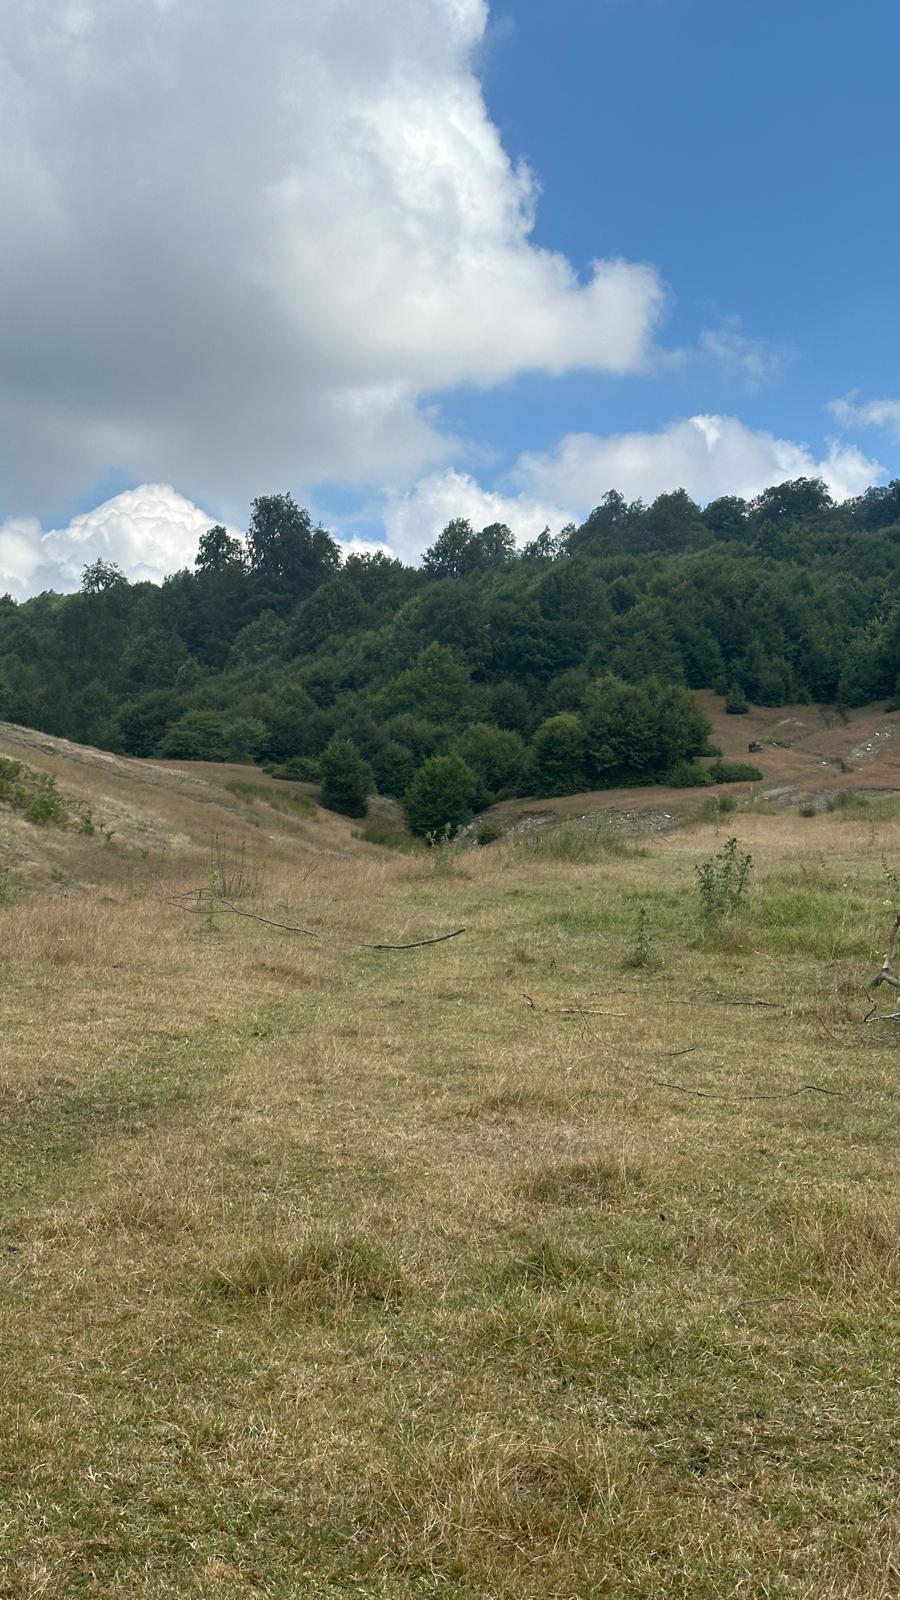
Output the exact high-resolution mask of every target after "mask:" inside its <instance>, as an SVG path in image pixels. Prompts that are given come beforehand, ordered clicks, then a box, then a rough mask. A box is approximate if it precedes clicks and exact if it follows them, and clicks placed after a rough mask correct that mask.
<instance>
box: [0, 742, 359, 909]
mask: <svg viewBox="0 0 900 1600" xmlns="http://www.w3.org/2000/svg"><path fill="white" fill-rule="evenodd" d="M0 757H5V758H6V759H8V760H12V761H21V762H24V763H26V764H27V766H28V767H29V768H31V769H32V770H34V771H37V772H41V773H46V774H47V775H49V776H50V777H52V778H53V779H54V781H55V784H56V786H57V789H58V791H59V793H60V794H61V795H62V797H63V799H64V802H65V803H66V805H67V806H69V807H70V808H71V810H72V820H71V821H70V823H69V825H68V826H66V827H58V826H44V827H37V826H35V825H34V824H33V823H31V822H29V821H27V820H26V819H25V818H24V817H23V816H22V815H21V813H19V812H17V811H16V810H14V809H13V808H12V807H11V806H10V805H9V804H8V803H4V802H3V800H2V799H0V866H4V867H6V868H7V870H8V871H9V873H10V880H11V883H12V885H13V886H14V887H16V888H19V889H24V890H27V891H29V892H42V891H47V890H52V891H53V892H57V893H58V892H63V893H66V892H69V893H71V892H80V893H84V892H85V891H87V890H89V889H91V888H92V887H96V886H104V885H106V886H111V885H121V884H129V885H132V886H133V885H134V884H136V883H144V884H147V883H150V882H153V881H157V880H160V879H163V880H167V879H178V880H181V879H182V878H183V877H184V876H185V875H188V876H189V875H190V874H192V873H193V874H194V875H195V876H197V877H199V880H200V881H204V880H205V877H206V876H207V875H208V873H209V870H210V863H211V861H212V860H213V859H214V858H215V857H216V856H217V855H219V854H224V855H225V856H228V857H230V858H233V859H236V858H237V857H238V856H239V855H240V856H244V857H245V858H246V862H247V866H248V870H249V871H256V870H257V869H258V864H259V863H260V862H261V861H262V860H263V858H265V859H266V860H267V861H268V862H270V863H272V864H275V865H278V864H284V865H288V864H290V865H293V866H295V867H297V866H300V865H302V864H304V863H306V864H308V863H309V861H310V860H313V859H315V858H316V857H318V856H320V855H328V854H334V853H337V854H341V855H347V854H348V853H349V852H352V851H353V850H360V849H363V848H365V847H364V846H360V845H359V844H358V843H357V841H356V840H355V839H354V838H353V830H352V829H351V826H350V824H349V822H348V821H347V819H346V818H342V817H338V816H336V815H335V814H334V813H332V812H325V811H322V810H321V809H320V808H319V807H318V806H316V805H315V804H314V802H313V801H312V800H311V799H310V798H309V793H308V792H307V791H308V790H309V786H308V785H305V786H301V785H298V784H293V783H283V782H277V781H276V780H275V779H273V778H269V777H267V776H266V774H265V773H264V772H261V771H260V770H259V769H258V768H255V767H247V766H242V765H237V764H231V765H229V764H218V765H217V764H214V763H204V762H181V763H178V762H175V763H172V764H171V765H168V764H163V763H157V762H153V761H139V760H134V759H131V758H128V757H125V756H117V755H112V754H110V753H109V752H107V751H104V750H95V749H92V748H91V747H90V746H87V745H78V744H73V743H71V742H70V741H68V740H66V739H59V738H54V737H53V736H52V735H49V734H44V733H37V732H35V731H34V730H32V729H28V728H19V727H15V726H13V725H12V724H10V723H2V724H0ZM82 815H88V816H89V817H90V819H91V822H92V825H93V829H94V831H93V833H91V834H85V833H84V832H83V831H82V830H81V827H80V826H79V818H80V817H81V816H82Z"/></svg>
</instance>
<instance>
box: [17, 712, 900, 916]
mask: <svg viewBox="0 0 900 1600" xmlns="http://www.w3.org/2000/svg"><path fill="white" fill-rule="evenodd" d="M698 699H699V701H700V703H701V704H702V706H703V708H704V710H705V712H706V714H707V715H708V716H709V719H710V722H711V725H712V730H713V732H712V737H713V740H714V742H715V744H716V745H717V746H718V747H719V748H720V749H721V750H722V751H723V753H724V755H725V757H726V758H727V759H729V760H732V759H733V760H741V759H747V747H748V744H749V743H750V742H756V743H759V744H761V745H762V749H761V750H760V751H759V752H755V753H754V754H753V756H752V760H753V762H754V764H755V765H757V766H758V767H759V769H760V771H761V772H762V773H763V779H762V781H761V782H759V783H754V784H746V783H745V784H727V785H715V786H713V787H712V788H709V789H703V790H701V791H698V790H696V789H672V788H670V787H667V786H665V785H653V786H650V787H647V786H641V787H637V788H635V787H631V788H615V789H602V790H593V791H591V790H588V791H583V792H580V793H578V794H572V795H564V796H558V797H552V798H543V799H535V798H533V797H532V798H529V797H527V796H525V797H521V798H517V799H515V800H508V801H505V802H502V803H501V804H499V805H496V806H493V807H491V808H490V809H489V810H488V811H487V812H486V813H485V814H484V818H485V819H488V818H492V819H496V820H497V821H498V822H499V823H500V825H501V826H502V827H504V828H505V829H508V828H512V829H514V830H515V829H518V828H521V827H522V826H525V827H526V828H528V827H531V826H534V825H535V824H538V825H542V824H544V823H547V822H552V821H554V820H565V819H567V818H580V817H584V816H591V815H593V814H595V813H612V814H614V815H616V816H618V817H621V818H625V819H628V818H632V819H633V825H634V826H635V827H636V828H637V829H638V830H639V831H643V830H644V829H645V828H649V829H651V830H653V831H665V830H666V828H667V827H668V826H669V825H670V823H672V822H675V821H677V820H679V819H681V818H684V817H685V816H689V815H691V814H692V813H693V812H695V811H696V810H697V807H698V805H700V803H701V802H702V800H703V798H704V797H705V796H708V795H710V794H717V793H722V794H725V793H727V794H730V795H734V796H735V797H736V798H738V799H739V800H743V801H747V800H748V799H750V798H755V799H756V800H764V801H771V802H774V803H776V804H777V805H779V806H799V805H801V804H804V803H812V804H815V805H817V806H819V807H821V806H824V805H825V803H826V802H827V801H828V800H829V799H833V797H834V796H836V795H839V794H841V793H842V792H848V791H866V792H871V793H872V794H873V795H881V796H888V795H892V794H895V793H900V711H887V710H886V708H885V705H884V703H883V702H882V703H880V704H876V705H873V706H866V707H860V708H857V709H855V710H852V711H849V712H845V713H841V714H838V713H837V712H835V711H833V710H832V709H830V708H816V707H812V706H808V705H794V706H782V707H780V708H777V709H773V708H769V707H752V708H751V710H750V712H749V713H748V714H747V715H746V716H740V717H735V716H728V715H726V714H725V712H724V710H723V701H722V699H721V697H719V696H715V695H713V694H710V693H703V692H701V693H700V694H699V695H698ZM0 757H6V758H7V759H8V760H14V761H16V760H17V761H23V762H25V763H26V764H27V765H28V766H29V767H30V768H32V769H33V770H35V771H38V772H42V773H46V774H47V775H49V776H50V777H52V778H53V779H54V780H55V783H56V785H57V788H58V790H59V792H60V793H61V794H62V795H63V797H64V798H65V799H66V801H67V802H71V804H72V806H73V807H74V808H75V811H76V812H79V814H80V811H83V812H86V813H88V814H89V815H90V817H91V819H92V823H93V826H94V832H93V833H92V834H90V835H86V834H84V833H83V832H81V831H80V829H79V827H78V826H77V817H76V819H75V821H74V822H73V823H72V825H71V826H69V827H68V828H65V829H60V828H58V827H52V826H51V827H35V826H34V824H32V823H29V822H28V821H26V820H25V819H24V818H23V816H22V815H21V814H20V813H17V812H16V811H15V810H13V809H12V808H11V807H10V806H9V805H8V804H5V803H4V802H3V800H2V799H0V867H5V868H6V869H7V871H8V872H9V874H10V879H11V882H12V883H13V884H14V885H15V886H16V887H17V888H19V889H22V890H28V891H29V892H40V891H43V890H47V889H52V890H53V891H54V892H57V893H60V892H62V893H66V892H83V891H84V890H86V889H88V888H89V887H90V886H91V885H103V884H106V885H113V884H116V883H119V882H122V881H129V882H130V881H132V880H133V879H135V878H137V879H139V880H141V881H144V882H149V881H151V880H154V879H159V878H161V877H162V878H170V877H172V878H179V879H180V878H181V877H183V876H184V874H185V873H188V874H190V873H191V872H193V873H195V874H199V875H200V876H201V877H202V876H203V874H204V873H205V872H208V870H209V864H210V859H211V856H212V855H214V854H215V853H216V851H217V850H218V851H224V852H225V853H226V854H229V855H232V856H233V855H236V854H237V853H238V852H240V853H242V854H244V855H245V856H246V858H247V860H248V862H249V863H258V862H260V861H262V859H263V858H266V859H268V860H270V861H272V862H275V863H283V864H285V865H288V864H291V865H293V866H296V865H297V864H298V863H304V862H309V861H312V860H314V859H315V858H316V857H317V856H319V855H322V854H325V855H328V854H332V853H337V854H339V855H342V856H348V855H349V856H352V855H354V854H361V855H362V856H363V858H365V856H366V855H367V854H371V852H372V850H373V848H374V847H373V845H371V844H367V843H366V842H365V840H364V839H363V838H361V837H360V835H361V834H362V833H363V831H364V830H369V831H371V834H372V837H373V838H375V839H378V838H380V837H382V836H384V837H391V836H392V835H398V836H402V834H403V831H404V830H403V821H402V815H401V813H400V809H399V807H398V805H397V804H396V802H395V801H392V800H391V799H390V798H387V797H384V798H380V799H379V798H377V797H376V798H374V799H373V800H372V801H371V802H370V810H369V817H368V819H367V820H366V822H365V823H354V822H351V821H350V820H349V819H347V818H345V817H341V816H338V815H337V814H335V813H334V812H330V811H325V810H323V809H322V808H321V807H320V806H319V805H318V804H317V803H316V796H317V793H318V791H317V788H316V786H315V785H313V784H308V783H302V784H301V783H293V782H285V781H284V780H281V779H275V778H271V777H269V776H268V775H267V774H266V773H264V772H263V771H261V770H260V769H259V768H257V767H253V766H248V765H246V764H239V763H216V762H191V761H171V762H161V761H155V760H137V759H134V758H129V757H125V756H119V755H114V754H111V753H110V752H108V751H103V750H96V749H92V748H91V747H90V746H86V745H78V744H73V743H71V742H70V741H68V740H65V739H60V738H56V737H54V736H53V735H50V734H44V733H38V732H36V731H35V730H33V729H28V728H21V727H17V726H15V725H14V724H11V723H0ZM79 808H80V811H79ZM478 825H479V824H476V831H477V827H478Z"/></svg>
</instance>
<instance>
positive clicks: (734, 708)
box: [725, 683, 750, 717]
mask: <svg viewBox="0 0 900 1600" xmlns="http://www.w3.org/2000/svg"><path fill="white" fill-rule="evenodd" d="M725 710H726V711H727V712H728V715H729V716H730V717H743V716H746V714H747V712H748V711H749V710H750V701H749V700H748V699H747V696H746V695H745V693H744V691H743V689H742V688H741V687H740V685H739V684H737V683H734V684H732V686H731V688H730V689H729V691H728V699H727V700H726V701H725Z"/></svg>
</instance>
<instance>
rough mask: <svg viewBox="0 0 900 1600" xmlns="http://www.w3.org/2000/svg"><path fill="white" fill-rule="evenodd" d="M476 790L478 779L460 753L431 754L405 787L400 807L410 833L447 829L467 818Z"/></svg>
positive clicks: (427, 832) (422, 833)
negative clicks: (406, 787) (457, 754)
mask: <svg viewBox="0 0 900 1600" xmlns="http://www.w3.org/2000/svg"><path fill="white" fill-rule="evenodd" d="M477 792H478V779H477V778H476V776H475V774H474V772H473V771H472V769H471V767H469V766H467V765H466V763H465V761H463V759H462V757H461V756H456V755H449V756H430V757H429V759H428V760H427V761H423V763H422V765H421V766H420V767H419V770H418V772H417V773H416V775H415V777H414V778H413V780H412V783H411V784H410V786H409V788H408V789H407V791H406V794H405V796H404V800H403V809H404V810H405V812H406V820H407V822H408V823H409V826H410V828H411V830H412V832H413V833H417V834H418V835H419V836H420V838H424V837H425V835H426V834H429V833H442V832H443V831H444V829H445V828H446V829H449V831H450V833H451V834H452V833H455V832H456V830H457V828H461V827H462V825H463V823H466V822H468V820H469V818H470V817H471V815H472V808H473V805H474V803H475V799H476V796H477Z"/></svg>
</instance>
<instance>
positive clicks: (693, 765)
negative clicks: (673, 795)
mask: <svg viewBox="0 0 900 1600" xmlns="http://www.w3.org/2000/svg"><path fill="white" fill-rule="evenodd" d="M713 781H714V780H713V779H712V778H711V777H710V775H709V773H708V772H707V770H706V768H705V767H701V765H700V763H699V761H678V762H676V764H675V766H674V767H673V768H672V770H671V772H668V773H667V774H666V783H668V784H670V785H671V787H672V788H673V789H704V788H706V787H708V785H709V784H711V783H712V782H713Z"/></svg>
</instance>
